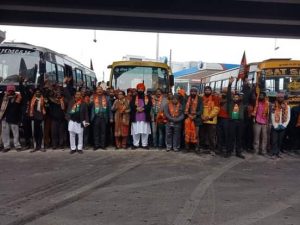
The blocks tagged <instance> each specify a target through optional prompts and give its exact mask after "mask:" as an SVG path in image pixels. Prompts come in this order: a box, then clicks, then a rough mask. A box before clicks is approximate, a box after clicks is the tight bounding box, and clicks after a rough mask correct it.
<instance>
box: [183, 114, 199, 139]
mask: <svg viewBox="0 0 300 225" xmlns="http://www.w3.org/2000/svg"><path fill="white" fill-rule="evenodd" d="M196 133H197V130H196V125H195V122H194V121H193V120H192V119H191V118H189V117H188V118H187V119H186V120H185V121H184V135H185V142H186V143H192V144H196V143H197V135H196Z"/></svg>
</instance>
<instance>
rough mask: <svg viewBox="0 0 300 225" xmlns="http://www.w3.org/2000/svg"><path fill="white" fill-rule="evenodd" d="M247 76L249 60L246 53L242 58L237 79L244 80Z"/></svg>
mask: <svg viewBox="0 0 300 225" xmlns="http://www.w3.org/2000/svg"><path fill="white" fill-rule="evenodd" d="M246 74H247V60H246V53H245V51H244V54H243V57H242V61H241V65H240V69H239V75H238V77H237V79H238V80H239V79H242V80H244V79H245V77H246Z"/></svg>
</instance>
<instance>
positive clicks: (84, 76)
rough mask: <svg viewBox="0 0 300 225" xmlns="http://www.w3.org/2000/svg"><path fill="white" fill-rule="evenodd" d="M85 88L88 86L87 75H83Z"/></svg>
mask: <svg viewBox="0 0 300 225" xmlns="http://www.w3.org/2000/svg"><path fill="white" fill-rule="evenodd" d="M83 86H87V82H86V74H83Z"/></svg>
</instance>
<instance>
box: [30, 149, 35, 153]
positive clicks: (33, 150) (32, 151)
mask: <svg viewBox="0 0 300 225" xmlns="http://www.w3.org/2000/svg"><path fill="white" fill-rule="evenodd" d="M36 151H37V150H36V149H31V150H30V151H29V152H30V153H34V152H36Z"/></svg>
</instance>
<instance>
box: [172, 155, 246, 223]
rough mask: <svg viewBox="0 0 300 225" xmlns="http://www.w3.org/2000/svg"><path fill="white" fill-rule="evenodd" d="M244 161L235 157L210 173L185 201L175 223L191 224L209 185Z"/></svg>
mask: <svg viewBox="0 0 300 225" xmlns="http://www.w3.org/2000/svg"><path fill="white" fill-rule="evenodd" d="M241 162H244V161H243V160H240V159H236V158H235V159H233V160H231V161H230V162H229V163H228V164H226V165H224V166H222V167H220V168H217V169H216V170H215V171H213V172H212V173H211V174H210V175H208V176H207V177H205V178H204V179H203V180H202V181H201V182H200V183H199V184H198V185H197V187H196V188H195V190H194V191H193V193H192V194H191V196H190V197H189V199H188V200H187V201H186V202H185V204H184V207H183V209H182V210H181V211H180V212H179V214H178V215H177V217H176V218H175V220H174V222H173V225H189V224H191V219H192V217H193V215H194V213H195V211H196V209H197V208H198V206H199V204H200V200H201V198H202V197H203V195H204V194H205V193H206V191H207V189H208V188H209V186H210V185H211V184H212V183H213V182H214V181H215V180H216V179H217V178H219V177H220V176H221V175H222V174H223V173H225V172H226V171H228V170H229V169H231V168H233V167H235V166H236V165H238V164H239V163H241Z"/></svg>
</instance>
